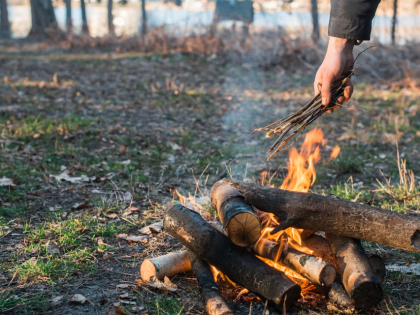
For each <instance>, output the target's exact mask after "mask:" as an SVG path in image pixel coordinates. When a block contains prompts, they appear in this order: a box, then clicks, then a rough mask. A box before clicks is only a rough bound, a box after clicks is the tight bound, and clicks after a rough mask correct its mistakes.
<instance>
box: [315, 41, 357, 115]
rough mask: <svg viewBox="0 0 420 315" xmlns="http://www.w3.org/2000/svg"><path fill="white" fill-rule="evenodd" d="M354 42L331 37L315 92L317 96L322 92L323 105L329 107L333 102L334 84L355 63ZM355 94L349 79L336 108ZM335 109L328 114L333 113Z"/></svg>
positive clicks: (316, 79)
mask: <svg viewBox="0 0 420 315" xmlns="http://www.w3.org/2000/svg"><path fill="white" fill-rule="evenodd" d="M354 43H355V42H354V41H353V40H348V39H344V38H338V37H330V40H329V42H328V48H327V52H326V54H325V58H324V61H323V62H322V64H321V66H320V67H319V69H318V72H317V73H316V76H315V82H314V91H315V95H316V94H318V93H319V92H321V96H322V105H324V106H327V105H328V104H329V103H330V102H331V88H332V85H333V83H334V82H335V81H336V80H337V79H338V78H340V76H341V75H342V74H343V73H345V72H347V71H349V70H351V69H352V67H353V63H354V57H353V47H354ZM352 94H353V83H352V82H351V79H350V78H348V79H347V82H346V87H345V88H344V95H343V96H341V97H339V98H338V100H337V102H336V104H337V106H336V107H335V108H340V107H341V106H340V105H341V104H343V103H344V102H347V101H348V100H349V99H350V97H351V95H352ZM332 112H333V109H331V110H328V111H327V113H332Z"/></svg>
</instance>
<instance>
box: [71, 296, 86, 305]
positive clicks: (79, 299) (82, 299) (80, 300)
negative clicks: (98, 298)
mask: <svg viewBox="0 0 420 315" xmlns="http://www.w3.org/2000/svg"><path fill="white" fill-rule="evenodd" d="M86 301H87V299H86V298H85V297H84V296H83V295H81V294H75V295H73V296H72V298H71V299H70V302H73V303H77V304H82V305H83V304H85V302H86Z"/></svg>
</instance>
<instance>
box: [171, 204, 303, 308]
mask: <svg viewBox="0 0 420 315" xmlns="http://www.w3.org/2000/svg"><path fill="white" fill-rule="evenodd" d="M163 224H164V227H165V229H166V231H168V232H169V233H170V234H171V235H172V236H173V237H174V238H176V239H177V240H178V241H179V242H180V243H181V244H183V245H184V246H185V247H187V249H189V250H190V251H192V252H194V253H195V254H196V255H197V257H199V258H200V259H202V260H204V261H206V262H207V263H209V264H211V265H212V266H214V267H216V268H217V269H218V270H220V272H222V273H223V274H224V275H226V276H227V277H228V278H229V279H231V280H232V281H234V282H235V283H237V284H239V285H241V286H243V287H245V288H247V289H248V290H250V291H252V292H254V293H256V294H258V295H259V296H261V297H263V298H265V299H268V300H270V301H272V303H274V304H275V305H276V306H277V307H278V308H282V307H283V303H285V305H286V306H287V307H290V306H292V305H294V304H295V303H296V301H297V300H298V299H299V297H300V287H299V286H298V285H297V284H296V283H294V282H293V281H291V280H290V279H289V278H287V276H286V275H284V274H283V273H282V272H280V271H279V270H277V269H275V268H273V267H270V266H268V265H267V264H265V263H264V262H263V261H261V260H260V259H258V258H257V257H255V256H254V255H252V254H251V253H250V252H249V251H247V250H246V249H243V248H241V247H239V246H237V245H235V244H234V243H233V242H232V241H231V240H230V239H229V238H228V237H226V236H225V235H223V234H222V233H220V232H219V231H217V230H216V229H214V228H213V227H212V226H211V225H210V224H208V223H207V222H206V221H205V220H204V219H203V218H202V217H201V215H200V214H198V213H197V212H195V211H192V210H190V209H187V208H185V207H183V206H182V205H175V206H173V207H172V208H170V209H169V210H168V211H167V212H166V214H165V218H164V222H163ZM215 244H217V245H215ZM286 296H287V298H286Z"/></svg>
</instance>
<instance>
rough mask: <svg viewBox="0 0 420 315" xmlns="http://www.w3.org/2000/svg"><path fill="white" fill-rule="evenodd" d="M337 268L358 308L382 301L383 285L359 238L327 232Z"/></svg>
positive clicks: (375, 304)
mask: <svg viewBox="0 0 420 315" xmlns="http://www.w3.org/2000/svg"><path fill="white" fill-rule="evenodd" d="M327 239H328V242H329V244H330V248H331V252H332V253H333V254H334V256H335V261H336V265H337V270H338V272H339V274H340V276H341V281H342V282H343V284H344V288H345V289H346V291H347V294H348V295H349V297H350V298H351V300H352V302H353V303H354V306H355V307H356V309H370V308H373V307H375V306H377V305H378V304H379V302H380V301H382V298H383V293H382V287H381V285H380V283H379V279H378V277H377V276H376V275H375V273H374V272H373V269H372V267H371V266H370V263H369V258H368V257H367V255H366V253H365V251H364V250H363V247H362V245H361V244H360V241H359V240H356V239H352V238H349V237H345V236H338V235H333V234H327Z"/></svg>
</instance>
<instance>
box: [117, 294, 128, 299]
mask: <svg viewBox="0 0 420 315" xmlns="http://www.w3.org/2000/svg"><path fill="white" fill-rule="evenodd" d="M118 297H119V298H120V299H128V293H123V294H121V295H118Z"/></svg>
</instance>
